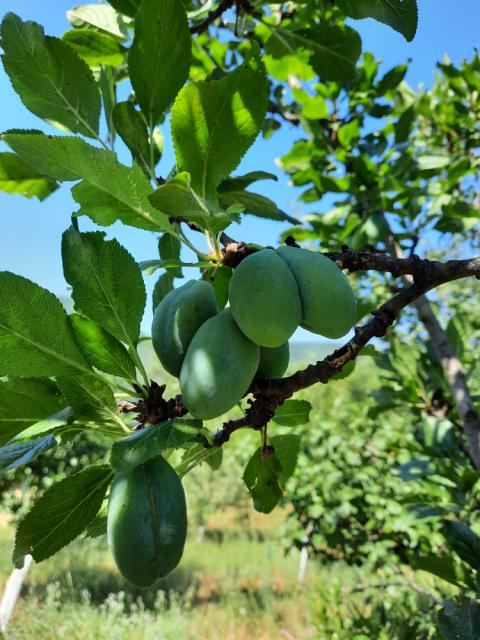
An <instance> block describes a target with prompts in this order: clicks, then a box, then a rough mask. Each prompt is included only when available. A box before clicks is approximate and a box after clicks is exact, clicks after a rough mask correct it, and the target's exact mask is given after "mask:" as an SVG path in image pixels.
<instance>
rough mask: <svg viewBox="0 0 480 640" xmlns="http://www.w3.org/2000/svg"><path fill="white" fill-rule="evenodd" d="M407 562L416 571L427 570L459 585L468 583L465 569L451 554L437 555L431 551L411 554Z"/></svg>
mask: <svg viewBox="0 0 480 640" xmlns="http://www.w3.org/2000/svg"><path fill="white" fill-rule="evenodd" d="M409 564H410V565H411V567H412V568H413V569H415V570H416V571H427V572H428V573H431V574H433V575H434V576H438V577H439V578H442V580H445V581H446V582H450V583H451V584H454V585H456V586H459V587H462V586H466V584H467V583H468V575H467V574H466V572H465V569H464V568H463V567H462V565H461V564H460V563H459V562H457V560H456V559H455V558H453V557H452V556H439V555H436V554H433V553H431V554H426V555H423V556H412V557H411V558H410V559H409Z"/></svg>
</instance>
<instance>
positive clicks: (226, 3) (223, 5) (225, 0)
mask: <svg viewBox="0 0 480 640" xmlns="http://www.w3.org/2000/svg"><path fill="white" fill-rule="evenodd" d="M235 4H236V0H222V2H220V4H219V5H218V7H217V8H216V9H213V10H212V11H210V13H209V14H208V15H207V17H206V18H205V19H204V20H202V22H199V23H198V24H195V25H193V27H190V33H196V34H197V35H199V34H201V33H204V32H205V31H207V29H208V27H209V26H210V25H211V24H212V23H213V22H215V20H217V18H220V17H221V15H222V14H223V13H224V12H225V11H227V9H230V8H231V7H233V6H234V5H235Z"/></svg>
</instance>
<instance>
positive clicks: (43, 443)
mask: <svg viewBox="0 0 480 640" xmlns="http://www.w3.org/2000/svg"><path fill="white" fill-rule="evenodd" d="M56 444H57V441H56V440H55V438H54V437H53V436H52V435H48V436H44V437H43V438H38V439H36V440H29V441H28V442H19V443H18V444H9V445H7V446H6V447H2V448H1V449H0V469H2V470H3V469H5V470H6V471H12V470H13V469H17V468H18V467H21V466H23V465H25V464H28V463H29V462H32V460H35V458H37V457H38V456H39V455H40V454H42V453H45V451H48V450H49V449H52V448H53V447H54V446H55V445H56Z"/></svg>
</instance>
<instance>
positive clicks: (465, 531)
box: [443, 521, 480, 571]
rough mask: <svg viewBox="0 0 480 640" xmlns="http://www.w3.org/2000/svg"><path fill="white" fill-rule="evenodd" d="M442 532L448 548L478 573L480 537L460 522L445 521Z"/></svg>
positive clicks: (479, 565)
mask: <svg viewBox="0 0 480 640" xmlns="http://www.w3.org/2000/svg"><path fill="white" fill-rule="evenodd" d="M443 531H444V533H445V537H446V538H447V541H448V544H449V546H450V548H451V549H453V551H455V553H457V554H458V555H459V556H460V558H461V559H462V560H463V561H464V562H466V563H467V564H468V565H469V566H470V567H472V569H475V570H476V571H480V537H479V536H477V534H476V533H475V532H474V531H472V530H471V529H470V527H467V526H466V525H464V524H462V523H461V522H452V521H447V522H445V524H444V526H443Z"/></svg>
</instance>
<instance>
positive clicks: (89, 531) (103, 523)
mask: <svg viewBox="0 0 480 640" xmlns="http://www.w3.org/2000/svg"><path fill="white" fill-rule="evenodd" d="M100 513H101V512H100ZM106 534H107V516H106V515H105V516H101V515H98V516H96V517H95V518H94V519H93V520H92V521H91V522H90V524H88V525H87V528H86V529H85V537H86V538H99V537H100V536H104V535H106Z"/></svg>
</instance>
